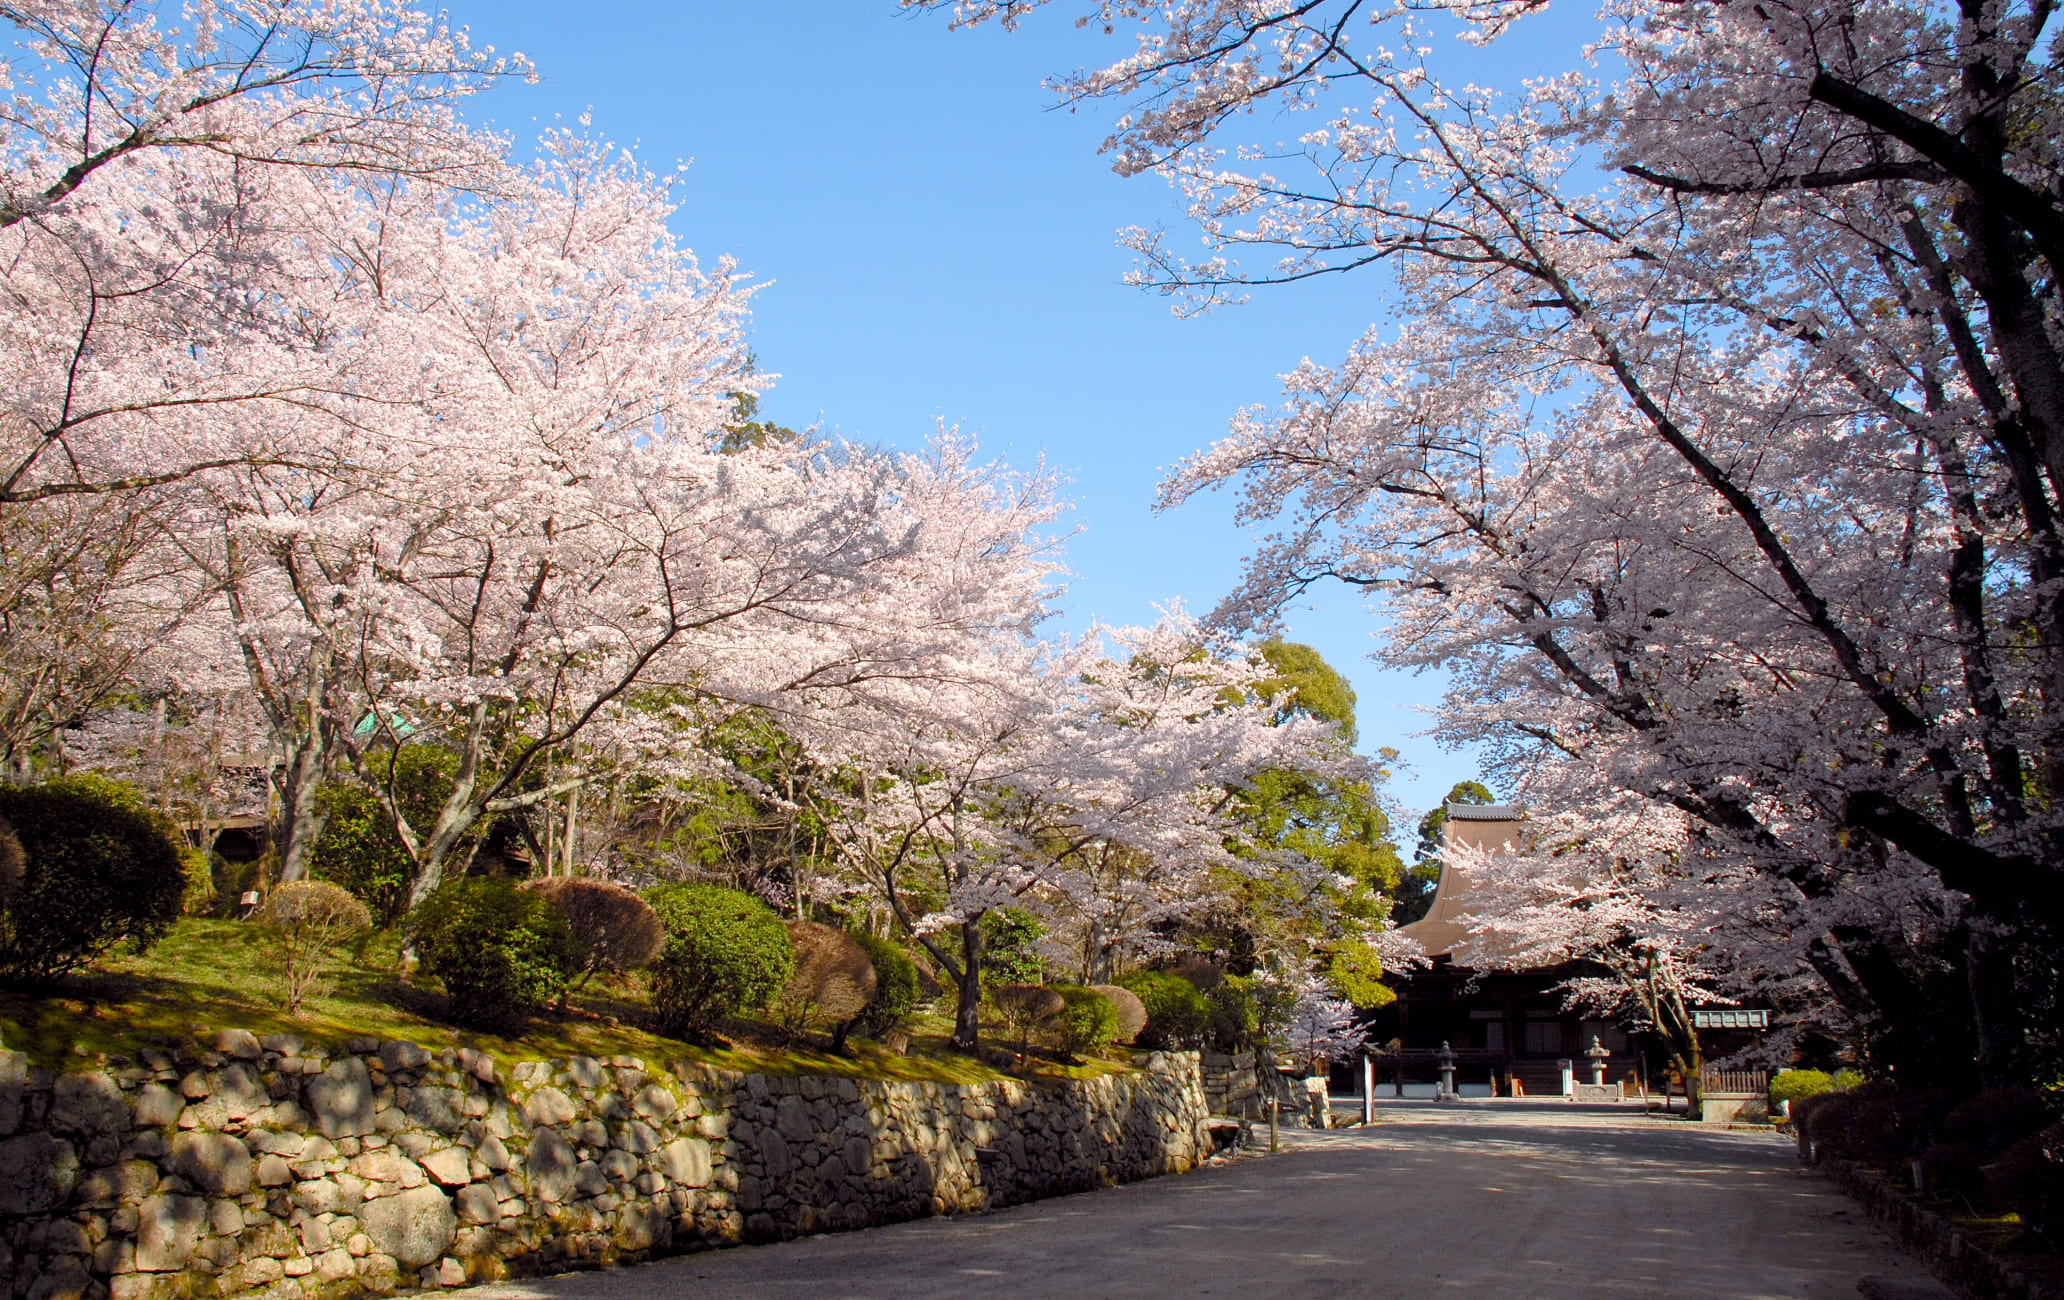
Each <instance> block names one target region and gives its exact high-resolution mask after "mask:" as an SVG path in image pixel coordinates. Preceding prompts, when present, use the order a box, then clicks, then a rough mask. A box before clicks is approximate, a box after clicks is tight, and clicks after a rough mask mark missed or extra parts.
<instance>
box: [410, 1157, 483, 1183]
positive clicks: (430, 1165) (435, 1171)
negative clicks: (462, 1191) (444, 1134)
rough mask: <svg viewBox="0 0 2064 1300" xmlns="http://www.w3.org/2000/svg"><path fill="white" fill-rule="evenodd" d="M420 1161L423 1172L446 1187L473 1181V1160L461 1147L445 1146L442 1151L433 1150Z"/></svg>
mask: <svg viewBox="0 0 2064 1300" xmlns="http://www.w3.org/2000/svg"><path fill="white" fill-rule="evenodd" d="M421 1163H422V1166H423V1172H424V1173H427V1174H429V1175H430V1176H431V1177H432V1178H434V1179H436V1180H437V1181H438V1182H439V1183H441V1184H443V1185H444V1186H446V1187H456V1186H458V1185H460V1184H461V1183H470V1182H472V1181H473V1174H472V1168H473V1160H472V1157H470V1156H468V1155H467V1154H466V1152H465V1150H464V1149H463V1148H460V1147H446V1148H445V1149H444V1150H442V1151H433V1152H431V1153H430V1154H429V1155H426V1156H424V1157H423V1159H422V1162H421Z"/></svg>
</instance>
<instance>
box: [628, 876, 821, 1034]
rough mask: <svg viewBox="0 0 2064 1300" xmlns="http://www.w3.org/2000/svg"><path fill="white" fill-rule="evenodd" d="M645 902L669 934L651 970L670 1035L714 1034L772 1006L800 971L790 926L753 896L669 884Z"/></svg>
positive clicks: (655, 1005)
mask: <svg viewBox="0 0 2064 1300" xmlns="http://www.w3.org/2000/svg"><path fill="white" fill-rule="evenodd" d="M645 901H646V902H648V903H650V904H651V905H652V910H653V911H654V912H656V913H658V914H659V923H660V924H661V925H662V926H664V927H666V932H667V943H666V947H665V948H663V949H661V950H660V954H659V958H658V960H656V961H654V962H653V963H652V967H651V970H652V1009H653V1011H654V1013H655V1014H656V1015H657V1017H658V1019H659V1025H660V1028H661V1029H663V1030H665V1031H666V1032H667V1033H669V1034H673V1035H674V1036H676V1037H679V1038H685V1039H688V1040H690V1041H695V1040H699V1039H702V1038H705V1037H707V1036H708V1034H709V1033H710V1031H711V1030H712V1029H714V1028H715V1027H716V1024H717V1022H718V1021H719V1020H722V1019H723V1018H724V1017H726V1016H735V1015H738V1014H740V1013H742V1012H747V1011H757V1010H759V1009H760V1008H761V1007H763V1006H765V1005H766V1003H767V999H768V998H770V997H772V996H773V995H774V993H775V991H776V990H777V989H779V988H780V987H781V986H782V985H783V984H785V983H787V982H788V977H789V975H790V974H791V973H792V972H793V971H794V970H795V950H794V949H793V947H792V946H791V945H790V943H789V939H788V929H787V927H785V926H783V925H782V924H781V918H780V917H778V916H776V915H774V912H773V909H771V908H769V907H768V906H767V905H766V904H765V903H762V902H761V901H760V900H759V899H757V898H754V897H753V896H752V895H751V894H747V893H744V892H742V891H740V890H736V889H726V888H724V887H723V886H722V885H661V886H659V887H658V888H657V889H652V890H648V891H646V894H645Z"/></svg>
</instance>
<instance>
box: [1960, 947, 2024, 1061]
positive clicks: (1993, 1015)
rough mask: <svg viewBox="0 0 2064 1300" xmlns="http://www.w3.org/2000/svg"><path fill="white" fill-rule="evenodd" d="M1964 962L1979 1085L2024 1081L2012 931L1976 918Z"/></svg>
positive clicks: (2018, 997) (2019, 996)
mask: <svg viewBox="0 0 2064 1300" xmlns="http://www.w3.org/2000/svg"><path fill="white" fill-rule="evenodd" d="M1964 963H1965V964H1964V978H1965V980H1966V981H1967V982H1968V984H1969V986H1970V990H1971V1020H1972V1029H1973V1031H1974V1033H1975V1035H1976V1037H1977V1040H1978V1082H1979V1084H1980V1085H1982V1086H1984V1087H1987V1088H1997V1087H2002V1086H2004V1085H2006V1084H2009V1083H2015V1082H2019V1081H2020V1079H2019V1077H2018V1075H2017V1072H2016V1069H2015V1067H2016V1064H2017V1057H2018V1056H2019V1055H2020V1053H2019V1051H2018V1050H2017V1049H2018V1048H2019V1047H2020V1044H2021V1035H2020V1034H2019V1033H2017V1032H2016V1025H2017V1022H2018V1021H2019V1019H2020V1017H2019V1016H2017V1015H2016V1011H2017V1009H2018V1007H2019V1005H2020V1001H2021V993H2020V990H2017V989H2016V988H2015V984H2014V955H2013V947H2012V943H2011V936H2010V935H2009V934H2008V933H2007V929H2006V927H2005V926H2003V925H2001V924H2000V923H1999V922H1996V921H1993V920H1991V919H1990V918H1988V917H1984V916H1977V917H1973V918H1972V919H1971V923H1970V926H1969V928H1968V930H1967V932H1966V937H1965V941H1964Z"/></svg>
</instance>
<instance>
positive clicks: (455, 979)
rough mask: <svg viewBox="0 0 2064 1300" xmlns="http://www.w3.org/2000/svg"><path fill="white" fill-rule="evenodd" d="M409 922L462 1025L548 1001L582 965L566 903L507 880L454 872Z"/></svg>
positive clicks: (492, 1021) (427, 967)
mask: <svg viewBox="0 0 2064 1300" xmlns="http://www.w3.org/2000/svg"><path fill="white" fill-rule="evenodd" d="M403 925H404V928H405V929H406V932H407V934H408V938H409V942H411V943H412V944H414V945H415V949H416V955H417V956H418V957H420V958H421V959H422V963H423V972H424V973H425V974H427V975H429V976H431V977H432V978H434V979H436V980H437V981H438V983H440V984H442V985H444V993H445V998H446V1000H447V1002H448V1003H449V1004H450V1014H451V1018H452V1019H453V1020H455V1021H457V1022H459V1023H460V1024H463V1025H477V1026H483V1027H491V1026H498V1025H503V1024H506V1023H508V1022H510V1021H512V1020H514V1019H516V1018H517V1017H519V1016H521V1015H523V1014H524V1013H526V1012H529V1011H534V1010H536V1009H537V1008H539V1007H542V1006H544V1005H545V1004H546V1003H548V1002H550V1001H551V1000H552V999H553V998H555V997H557V996H559V993H560V991H561V990H562V989H564V988H565V987H566V982H567V981H568V980H569V979H571V978H572V977H573V973H574V971H575V970H577V969H578V968H579V966H580V950H579V948H578V947H577V946H576V945H575V943H574V939H573V932H572V931H571V930H569V929H568V928H567V925H566V918H565V917H563V916H561V915H560V914H559V909H557V908H555V907H553V906H552V905H551V904H550V903H548V902H546V901H545V900H544V899H543V898H542V897H540V896H538V895H537V894H534V893H532V892H530V891H529V890H525V889H518V888H517V887H516V886H515V885H512V884H510V883H509V882H508V881H506V880H496V879H492V878H488V877H481V876H474V877H468V878H466V879H461V880H447V881H445V882H444V883H443V884H442V885H439V886H438V887H437V888H436V889H435V890H433V891H432V892H431V894H430V896H429V897H428V898H426V899H424V900H423V901H422V902H420V903H418V904H417V905H416V907H415V910H414V911H412V912H410V913H409V914H408V916H407V917H406V918H405V919H404V922H403Z"/></svg>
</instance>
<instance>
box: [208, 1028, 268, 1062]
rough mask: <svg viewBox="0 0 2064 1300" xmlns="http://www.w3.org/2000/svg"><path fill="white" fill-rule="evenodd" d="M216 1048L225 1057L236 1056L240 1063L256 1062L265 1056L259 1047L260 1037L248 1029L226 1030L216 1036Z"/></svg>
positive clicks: (262, 1049)
mask: <svg viewBox="0 0 2064 1300" xmlns="http://www.w3.org/2000/svg"><path fill="white" fill-rule="evenodd" d="M214 1048H215V1050H216V1051H218V1052H220V1053H222V1054H223V1055H224V1056H234V1057H236V1058H237V1059H238V1060H240V1061H255V1060H257V1059H258V1058H259V1057H260V1056H263V1055H264V1054H265V1052H264V1048H263V1047H261V1046H260V1045H259V1042H258V1035H256V1034H254V1033H252V1032H251V1031H250V1030H248V1029H224V1030H220V1031H218V1032H217V1033H216V1035H215V1041H214Z"/></svg>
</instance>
